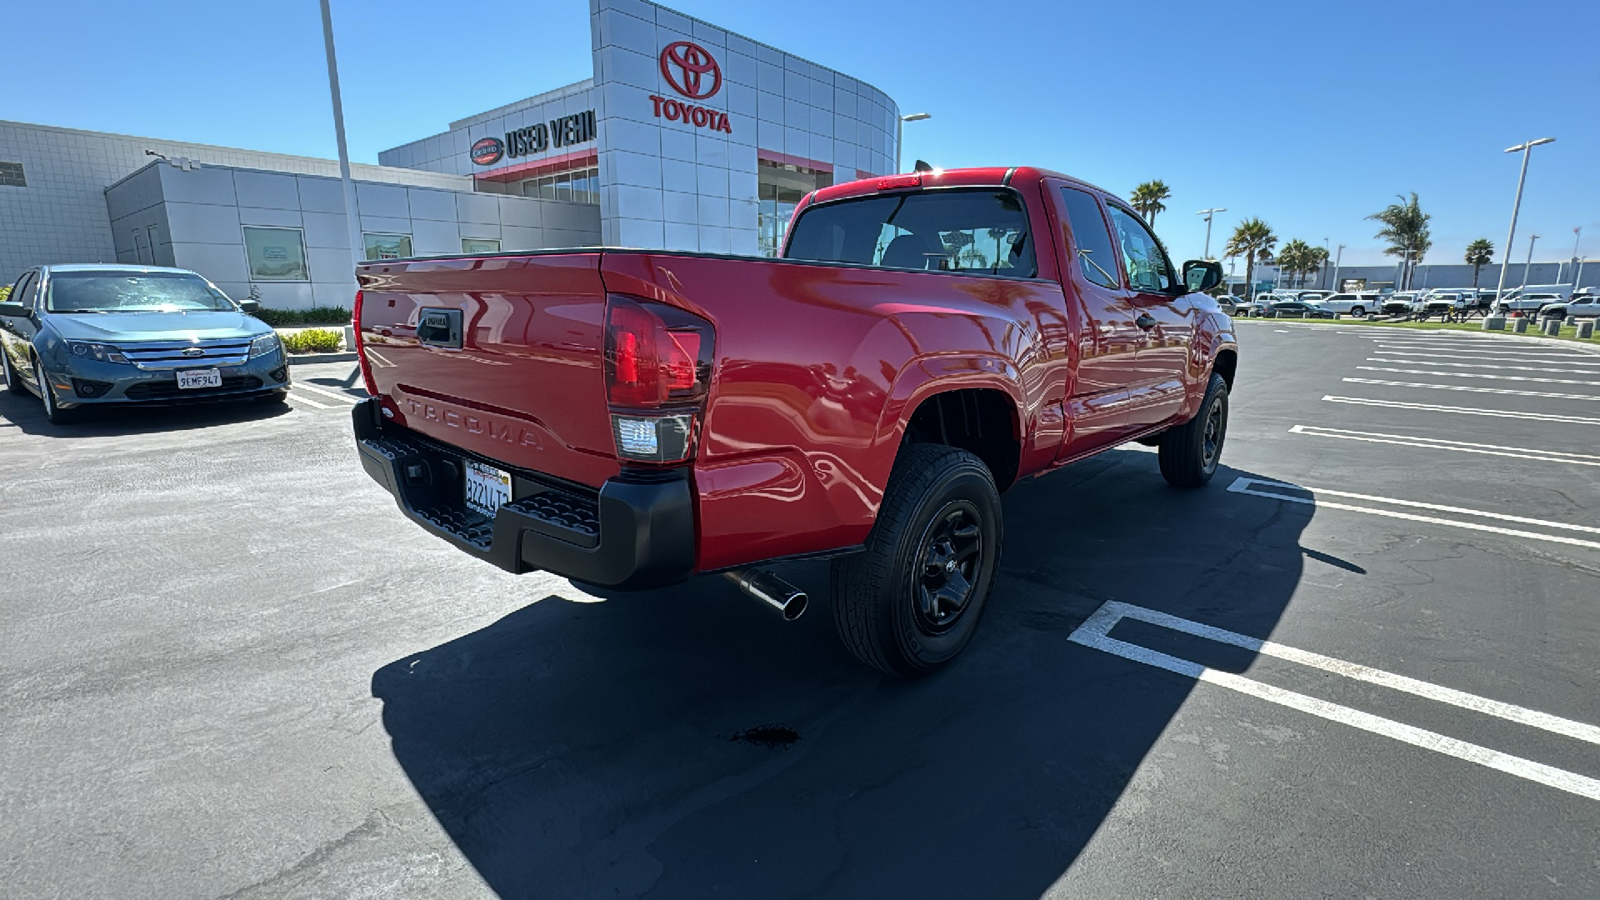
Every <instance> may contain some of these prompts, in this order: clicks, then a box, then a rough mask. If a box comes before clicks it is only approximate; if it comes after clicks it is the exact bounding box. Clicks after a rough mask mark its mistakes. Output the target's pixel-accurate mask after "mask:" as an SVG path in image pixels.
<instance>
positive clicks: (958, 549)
mask: <svg viewBox="0 0 1600 900" xmlns="http://www.w3.org/2000/svg"><path fill="white" fill-rule="evenodd" d="M1000 532H1001V515H1000V493H999V491H998V490H996V489H995V484H994V477H993V476H992V475H991V474H990V472H989V468H988V466H985V465H984V464H983V462H982V461H981V460H979V459H978V458H977V457H976V456H973V455H972V454H971V453H968V452H967V451H965V450H958V449H956V448H954V447H947V446H945V445H943V444H913V445H911V446H909V447H907V448H906V449H905V450H904V451H903V452H902V453H901V455H900V459H898V460H897V461H896V462H895V467H894V473H893V474H892V475H891V476H890V477H889V487H888V490H887V491H885V493H884V498H883V505H882V506H880V507H879V509H878V521H877V524H875V525H874V526H873V528H872V534H871V535H870V536H869V537H868V538H867V545H866V548H865V550H864V551H863V552H861V553H857V554H854V555H851V556H846V557H841V558H839V559H836V560H834V562H833V573H832V585H831V588H832V598H833V621H834V625H835V626H836V627H837V629H838V631H839V638H840V640H842V641H843V642H844V645H845V646H846V647H847V648H848V649H849V650H850V652H851V653H853V654H855V655H856V657H857V658H858V659H860V660H861V661H862V662H864V663H866V664H867V665H870V666H873V667H874V668H877V669H881V670H883V671H885V672H888V673H890V674H892V675H907V676H909V675H926V674H928V673H930V672H932V671H934V670H935V669H937V668H939V667H940V666H943V665H945V664H946V663H948V662H950V660H952V659H954V658H955V656H956V654H958V653H960V652H961V650H962V648H964V647H965V646H966V645H967V642H968V641H970V640H971V639H972V635H973V632H974V631H976V630H977V627H978V619H979V617H980V616H981V615H982V613H983V606H984V603H985V601H987V600H988V598H989V590H990V588H991V587H992V586H993V584H994V577H995V573H996V571H997V570H998V568H999V563H1000V537H1001V533H1000Z"/></svg>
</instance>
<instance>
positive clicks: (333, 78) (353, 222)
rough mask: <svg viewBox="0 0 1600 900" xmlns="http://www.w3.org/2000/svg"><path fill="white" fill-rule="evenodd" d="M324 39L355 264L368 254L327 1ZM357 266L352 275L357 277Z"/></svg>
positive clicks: (346, 216)
mask: <svg viewBox="0 0 1600 900" xmlns="http://www.w3.org/2000/svg"><path fill="white" fill-rule="evenodd" d="M322 42H323V43H324V44H325V45H326V46H327V50H328V93H329V94H331V95H332V96H333V136H334V138H335V139H336V140H337V141H338V142H339V183H340V184H342V185H343V186H344V220H345V225H346V226H347V227H348V228H349V229H350V258H351V259H353V260H354V261H355V266H359V265H361V263H362V261H363V260H362V257H363V256H365V255H366V254H365V252H364V248H363V247H362V246H361V220H360V212H359V209H358V207H357V206H356V185H355V182H353V181H351V180H350V152H349V151H348V150H347V149H345V143H344V104H343V103H342V102H341V101H340V100H339V63H338V61H337V60H336V59H335V58H334V53H333V13H332V12H330V11H329V10H328V0H322ZM355 266H352V267H351V270H350V271H351V277H352V278H354V277H355V274H354V273H355Z"/></svg>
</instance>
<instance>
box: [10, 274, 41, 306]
mask: <svg viewBox="0 0 1600 900" xmlns="http://www.w3.org/2000/svg"><path fill="white" fill-rule="evenodd" d="M38 278H39V276H38V275H37V274H35V273H33V272H24V273H22V278H21V279H20V280H18V281H17V284H16V286H15V287H13V288H12V289H11V296H9V297H7V298H6V299H7V300H8V301H10V302H12V303H21V304H23V305H25V306H31V305H32V303H33V298H32V297H29V296H28V293H29V292H30V291H32V290H33V285H34V283H35V282H36V281H38Z"/></svg>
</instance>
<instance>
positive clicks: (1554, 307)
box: [1539, 293, 1600, 319]
mask: <svg viewBox="0 0 1600 900" xmlns="http://www.w3.org/2000/svg"><path fill="white" fill-rule="evenodd" d="M1539 315H1541V316H1550V317H1551V318H1556V319H1593V318H1596V317H1600V294H1583V293H1578V294H1573V295H1572V299H1571V300H1567V301H1564V302H1563V301H1556V302H1554V303H1547V304H1545V305H1544V306H1543V307H1542V308H1540V310H1539Z"/></svg>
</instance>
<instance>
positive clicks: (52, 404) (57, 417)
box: [33, 360, 77, 425]
mask: <svg viewBox="0 0 1600 900" xmlns="http://www.w3.org/2000/svg"><path fill="white" fill-rule="evenodd" d="M33 378H34V381H36V382H37V383H38V385H39V399H40V400H41V401H42V402H43V403H44V417H45V418H47V419H49V420H50V423H51V424H52V425H65V424H67V423H68V422H71V421H73V420H74V419H76V418H77V415H76V413H77V410H72V409H62V408H61V405H60V404H58V403H57V402H56V392H55V389H54V388H52V387H50V381H49V379H47V378H45V376H44V364H43V363H40V362H39V361H38V360H34V361H33Z"/></svg>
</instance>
